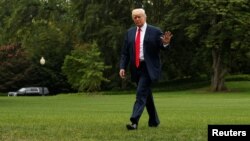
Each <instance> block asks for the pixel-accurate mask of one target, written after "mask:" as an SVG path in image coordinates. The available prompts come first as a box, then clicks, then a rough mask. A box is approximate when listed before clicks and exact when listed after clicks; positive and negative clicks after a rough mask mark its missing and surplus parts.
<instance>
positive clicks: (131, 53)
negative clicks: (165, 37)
mask: <svg viewBox="0 0 250 141" xmlns="http://www.w3.org/2000/svg"><path fill="white" fill-rule="evenodd" d="M135 34H136V27H132V28H130V29H129V30H128V31H127V33H126V35H125V40H124V45H123V49H122V53H121V60H120V69H126V68H127V66H128V64H130V69H131V78H132V81H136V80H135V78H137V77H136V67H135V49H134V48H135V47H134V46H135ZM161 36H162V32H161V30H160V29H159V28H157V27H154V26H152V25H149V24H147V28H146V32H145V36H144V43H143V46H144V47H143V52H144V61H145V63H146V66H147V70H148V73H149V76H150V78H151V80H152V81H157V80H158V79H159V78H160V75H161V63H160V56H159V53H160V49H164V46H163V44H162V41H161V38H160V37H161Z"/></svg>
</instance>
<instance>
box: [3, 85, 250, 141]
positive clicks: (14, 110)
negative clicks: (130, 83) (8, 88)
mask: <svg viewBox="0 0 250 141" xmlns="http://www.w3.org/2000/svg"><path fill="white" fill-rule="evenodd" d="M227 85H228V87H229V88H231V91H230V92H227V93H210V92H208V91H207V88H201V89H195V90H185V91H177V92H176V91H174V92H157V93H154V98H155V104H156V107H157V110H158V114H159V117H160V120H161V124H160V126H159V127H157V128H149V127H148V126H147V120H148V115H147V112H146V109H145V111H144V113H143V115H142V117H141V120H140V123H139V128H138V130H137V131H127V129H126V128H125V124H127V123H129V117H130V115H131V111H132V106H133V103H134V100H135V95H134V94H128V95H124V94H122V95H115V94H112V95H83V94H68V95H57V96H45V97H7V96H1V97H0V140H3V141H206V140H207V125H208V124H250V82H249V81H242V82H228V83H227Z"/></svg>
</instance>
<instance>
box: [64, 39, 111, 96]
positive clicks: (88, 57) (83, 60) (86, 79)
mask: <svg viewBox="0 0 250 141" xmlns="http://www.w3.org/2000/svg"><path fill="white" fill-rule="evenodd" d="M100 55H101V53H100V51H99V50H98V47H97V44H96V42H94V43H92V44H84V45H79V46H77V47H76V48H75V49H74V50H72V52H71V55H67V56H66V58H65V61H64V65H63V67H62V70H63V72H64V73H65V75H66V76H67V78H68V81H69V83H70V84H71V85H72V87H73V88H74V89H76V90H78V91H79V92H82V91H87V92H93V91H97V90H100V88H101V83H102V82H103V81H105V82H108V79H106V78H104V77H103V71H104V70H106V69H108V68H110V67H108V66H105V64H104V62H103V61H102V58H101V56H100Z"/></svg>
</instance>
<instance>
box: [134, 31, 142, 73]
mask: <svg viewBox="0 0 250 141" xmlns="http://www.w3.org/2000/svg"><path fill="white" fill-rule="evenodd" d="M140 40H141V28H140V27H139V28H138V30H137V35H136V39H135V66H136V67H137V68H138V67H139V65H140Z"/></svg>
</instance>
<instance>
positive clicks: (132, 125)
mask: <svg viewBox="0 0 250 141" xmlns="http://www.w3.org/2000/svg"><path fill="white" fill-rule="evenodd" d="M126 127H127V129H128V130H136V129H137V124H127V125H126Z"/></svg>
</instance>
